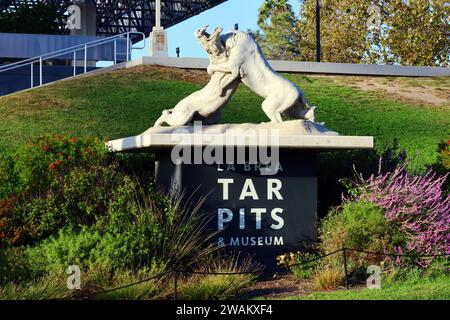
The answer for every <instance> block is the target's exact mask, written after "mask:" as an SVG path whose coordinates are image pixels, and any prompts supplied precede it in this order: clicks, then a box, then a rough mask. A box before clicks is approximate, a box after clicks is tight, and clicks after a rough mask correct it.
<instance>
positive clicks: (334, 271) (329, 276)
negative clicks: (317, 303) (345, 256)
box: [313, 266, 344, 290]
mask: <svg viewBox="0 0 450 320" xmlns="http://www.w3.org/2000/svg"><path fill="white" fill-rule="evenodd" d="M343 280H344V275H343V272H342V270H340V269H339V268H338V267H334V266H325V267H323V268H320V269H318V270H317V271H316V273H315V274H314V276H313V281H314V285H315V287H316V289H317V290H334V289H337V288H338V287H339V286H340V285H342V282H343Z"/></svg>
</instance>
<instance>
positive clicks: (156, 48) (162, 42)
mask: <svg viewBox="0 0 450 320" xmlns="http://www.w3.org/2000/svg"><path fill="white" fill-rule="evenodd" d="M150 56H152V57H161V58H167V57H168V56H169V52H168V46H167V32H166V31H164V28H163V27H162V26H161V0H155V26H154V27H153V31H152V32H151V33H150Z"/></svg>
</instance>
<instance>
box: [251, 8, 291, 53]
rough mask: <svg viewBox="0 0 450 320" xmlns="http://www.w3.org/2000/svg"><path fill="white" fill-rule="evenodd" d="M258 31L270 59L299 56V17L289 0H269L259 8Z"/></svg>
mask: <svg viewBox="0 0 450 320" xmlns="http://www.w3.org/2000/svg"><path fill="white" fill-rule="evenodd" d="M258 26H259V28H260V29H261V31H259V32H257V33H256V36H257V39H258V40H260V41H259V42H260V44H261V48H262V50H263V51H264V54H265V55H266V56H267V57H268V58H270V59H281V60H283V59H295V58H296V57H298V38H299V36H298V34H297V18H296V17H295V13H294V11H293V10H292V7H291V5H290V4H289V3H288V1H287V0H267V1H265V2H264V3H263V5H262V6H261V8H260V9H259V16H258Z"/></svg>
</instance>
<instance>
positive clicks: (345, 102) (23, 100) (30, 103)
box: [0, 66, 450, 168]
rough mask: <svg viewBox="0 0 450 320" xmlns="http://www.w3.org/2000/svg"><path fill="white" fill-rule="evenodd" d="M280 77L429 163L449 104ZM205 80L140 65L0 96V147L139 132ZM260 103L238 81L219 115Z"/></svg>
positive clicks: (322, 113)
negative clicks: (40, 138)
mask: <svg viewBox="0 0 450 320" xmlns="http://www.w3.org/2000/svg"><path fill="white" fill-rule="evenodd" d="M287 77H288V78H290V79H291V80H293V81H295V82H296V83H297V84H298V85H299V86H300V87H301V88H302V89H303V90H304V91H305V93H306V96H307V98H308V100H309V101H310V103H311V104H313V105H317V107H318V111H317V113H318V116H317V119H318V121H323V122H326V125H327V126H328V127H329V128H330V129H333V130H335V131H338V132H339V133H341V134H343V135H373V136H375V138H376V148H377V149H382V148H383V147H384V146H385V145H386V142H387V141H390V140H392V139H394V138H398V140H399V143H400V146H401V148H404V149H406V150H407V151H408V152H409V154H410V155H414V156H416V159H415V160H413V163H412V166H413V167H417V168H423V167H424V165H426V164H430V163H433V162H434V160H435V157H436V152H435V149H436V145H437V143H438V142H439V141H442V140H446V139H448V138H449V136H450V103H449V104H445V105H440V106H431V105H424V104H423V103H414V102H408V101H404V99H396V98H395V96H394V97H393V96H392V95H390V96H387V95H385V94H383V93H382V92H374V91H365V90H361V89H357V88H354V87H353V86H352V85H351V81H349V80H351V79H352V78H351V77H345V79H344V77H341V78H342V79H343V80H342V81H340V78H339V77H324V76H309V75H308V76H304V75H299V74H295V75H287ZM386 79H388V78H386ZM388 80H389V79H388ZM205 81H206V73H205V72H200V71H181V70H176V69H168V68H158V67H148V66H147V67H142V66H141V67H136V68H132V69H128V70H120V71H115V72H112V73H108V74H101V75H96V76H92V77H86V78H81V79H77V80H72V81H65V82H60V83H58V84H54V85H49V86H46V87H42V88H39V89H35V90H31V91H27V92H21V93H17V94H14V95H10V96H6V97H0V119H1V122H0V152H2V151H4V150H6V149H10V148H13V147H15V146H17V145H20V144H23V143H25V142H26V141H28V140H29V139H30V138H31V137H33V136H37V135H41V134H43V133H57V134H65V135H74V136H98V137H101V138H110V139H114V138H121V137H125V136H130V135H137V134H140V133H142V132H143V131H145V130H146V129H148V128H149V127H151V126H152V125H153V123H154V121H155V120H156V119H157V118H158V117H159V115H160V113H161V111H162V110H163V109H167V108H172V107H174V106H175V105H176V103H177V102H178V101H179V100H181V99H182V98H184V97H185V96H187V95H188V94H190V93H191V92H193V91H195V90H198V89H200V88H201V87H202V85H203V84H204V83H205ZM427 81H428V82H427V83H429V82H430V81H434V80H429V79H428V80H427ZM448 82H449V81H447V79H445V78H444V79H443V78H438V79H436V80H435V83H436V85H437V86H438V87H439V88H438V89H439V90H443V91H444V92H448V90H450V89H449V85H448ZM414 83H416V81H414ZM261 102H262V99H261V98H260V97H258V96H256V95H255V94H254V93H252V92H251V91H250V90H249V89H247V88H246V87H245V86H240V88H239V90H238V91H237V93H236V95H235V96H234V97H233V99H232V101H231V103H230V105H229V106H227V108H226V109H225V111H224V114H223V118H222V120H221V121H222V122H234V123H243V122H261V121H268V119H267V118H266V116H265V115H264V113H263V112H262V110H261Z"/></svg>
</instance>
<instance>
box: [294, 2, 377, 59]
mask: <svg viewBox="0 0 450 320" xmlns="http://www.w3.org/2000/svg"><path fill="white" fill-rule="evenodd" d="M320 6H321V10H320V26H321V48H322V54H321V55H322V59H321V60H322V61H323V62H344V63H361V62H365V59H367V57H369V56H372V55H371V54H369V52H370V50H371V47H372V46H371V44H370V43H369V39H370V37H368V34H369V30H368V27H367V19H368V17H369V15H368V14H367V10H368V8H369V6H370V2H368V1H365V0H322V1H321V3H320ZM301 15H302V28H301V31H300V33H301V35H302V41H301V44H300V45H301V50H300V51H301V53H302V57H304V58H306V59H308V60H313V59H314V58H313V57H314V56H315V51H316V49H315V48H316V46H315V41H316V1H315V0H305V1H303V3H302V7H301ZM306 50H307V52H306ZM311 50H312V52H311Z"/></svg>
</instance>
